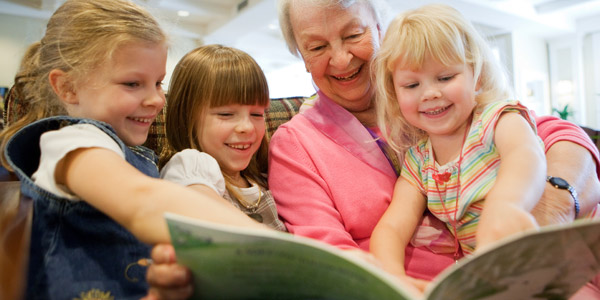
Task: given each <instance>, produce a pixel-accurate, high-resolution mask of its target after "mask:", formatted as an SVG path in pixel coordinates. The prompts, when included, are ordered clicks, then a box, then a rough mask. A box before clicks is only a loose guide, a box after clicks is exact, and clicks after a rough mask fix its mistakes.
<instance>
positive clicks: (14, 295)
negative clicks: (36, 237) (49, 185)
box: [0, 181, 33, 299]
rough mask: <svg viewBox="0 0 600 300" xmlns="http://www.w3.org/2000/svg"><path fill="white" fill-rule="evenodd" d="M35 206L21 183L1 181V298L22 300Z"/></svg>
mask: <svg viewBox="0 0 600 300" xmlns="http://www.w3.org/2000/svg"><path fill="white" fill-rule="evenodd" d="M32 216H33V203H32V200H31V199H30V198H27V197H24V196H22V195H21V193H20V182H19V181H4V182H0V270H2V271H0V299H21V298H23V291H24V287H25V280H26V275H27V259H28V256H29V239H30V236H31V219H32Z"/></svg>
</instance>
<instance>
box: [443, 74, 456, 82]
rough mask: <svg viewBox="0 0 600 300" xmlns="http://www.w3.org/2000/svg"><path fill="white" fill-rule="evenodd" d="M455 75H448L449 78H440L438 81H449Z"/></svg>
mask: <svg viewBox="0 0 600 300" xmlns="http://www.w3.org/2000/svg"><path fill="white" fill-rule="evenodd" d="M454 76H455V75H449V76H442V77H440V81H449V80H451V79H452V78H454Z"/></svg>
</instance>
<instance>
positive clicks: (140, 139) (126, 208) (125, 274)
mask: <svg viewBox="0 0 600 300" xmlns="http://www.w3.org/2000/svg"><path fill="white" fill-rule="evenodd" d="M166 56H167V44H166V36H165V34H164V32H163V31H162V30H161V28H160V26H159V25H158V23H157V21H156V20H155V19H154V18H153V17H152V16H151V15H150V14H149V13H148V12H146V11H145V10H144V9H142V8H140V7H138V6H137V5H134V4H132V3H131V2H129V1H125V0H86V1H77V0H67V1H66V2H64V4H63V5H61V6H60V7H59V8H58V9H57V10H56V12H55V13H54V14H53V15H52V17H51V18H50V20H49V22H48V25H47V28H46V33H45V36H44V37H43V38H42V40H41V41H40V42H38V43H35V44H33V45H32V46H31V47H30V48H29V50H28V52H27V54H26V55H25V57H24V59H23V62H22V64H21V66H22V68H21V70H20V71H19V74H17V76H16V77H15V86H16V87H17V89H18V91H17V95H18V97H19V101H23V104H24V105H26V107H27V108H28V111H27V114H26V116H24V117H23V118H22V119H20V120H18V121H17V122H15V123H14V124H11V125H10V126H9V127H8V128H6V129H5V130H4V131H3V132H2V133H1V134H0V142H1V146H2V148H1V150H0V151H1V152H0V154H1V157H2V162H3V166H4V167H5V168H7V169H9V170H12V171H14V172H15V173H16V175H17V176H18V177H19V179H20V181H21V190H22V193H23V194H25V195H27V196H28V197H30V198H32V199H33V206H34V209H33V212H34V215H33V223H32V229H31V245H30V253H29V270H28V277H27V286H26V292H25V298H27V299H88V298H106V299H109V298H110V299H112V298H114V299H139V298H140V297H142V296H143V295H145V293H146V290H147V284H146V282H145V274H144V273H145V270H144V269H143V268H141V267H140V266H138V265H136V264H135V262H137V261H138V260H140V259H141V258H144V257H148V256H149V250H150V248H149V247H150V246H149V244H155V243H166V242H168V241H169V234H168V231H167V227H166V223H165V221H164V218H163V214H164V212H166V211H170V212H175V213H179V214H183V215H187V216H191V217H198V218H202V219H205V220H210V221H216V222H222V223H229V224H236V225H240V226H257V227H262V228H264V226H262V225H260V224H258V223H256V222H252V221H249V220H248V218H246V217H245V216H244V214H241V213H240V212H239V211H238V210H235V209H232V208H231V207H229V206H226V205H223V204H222V202H221V201H220V200H219V199H217V197H213V195H211V194H208V193H205V194H200V193H197V192H194V191H191V190H189V189H186V188H183V187H181V186H179V185H176V184H173V183H170V182H167V181H163V180H160V179H158V178H157V177H158V175H159V173H158V168H157V166H156V164H155V162H156V156H155V155H154V153H153V152H152V151H151V150H149V149H147V148H144V147H140V146H139V145H141V144H142V143H144V141H145V140H146V138H147V135H148V129H149V127H150V124H151V123H152V122H153V120H154V118H155V117H156V116H157V114H158V113H159V111H160V110H161V109H162V108H163V106H164V103H165V98H164V92H163V90H162V87H161V81H162V80H163V77H164V76H165V65H166ZM153 177H154V178H153Z"/></svg>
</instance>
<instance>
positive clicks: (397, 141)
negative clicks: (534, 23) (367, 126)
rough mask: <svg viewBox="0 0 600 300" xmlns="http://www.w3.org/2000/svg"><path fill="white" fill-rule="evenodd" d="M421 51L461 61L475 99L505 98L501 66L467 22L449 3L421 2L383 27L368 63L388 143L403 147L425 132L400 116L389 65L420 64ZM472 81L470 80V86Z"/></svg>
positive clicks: (446, 61) (398, 148) (448, 60)
mask: <svg viewBox="0 0 600 300" xmlns="http://www.w3.org/2000/svg"><path fill="white" fill-rule="evenodd" d="M427 55H431V57H433V58H434V59H436V60H437V61H439V62H440V63H442V64H444V65H451V64H455V63H465V64H467V65H469V66H470V67H471V68H472V69H473V72H474V74H473V75H474V82H475V85H477V84H479V90H478V92H477V96H476V97H475V100H476V101H477V103H478V105H482V104H486V103H489V102H492V101H498V100H501V99H506V98H508V97H509V96H510V89H509V88H508V86H507V83H506V81H505V72H504V71H503V69H502V68H501V67H500V66H499V64H498V63H497V61H496V59H495V58H494V57H493V54H492V51H491V49H490V48H489V46H488V44H487V43H486V41H485V40H484V39H483V38H482V37H481V36H480V35H479V33H478V32H477V30H476V29H475V28H474V27H473V25H472V24H471V23H470V22H469V21H467V20H466V19H465V18H464V17H463V16H462V15H461V14H460V12H458V11H457V10H455V9H454V8H452V7H449V6H446V5H441V4H436V5H426V6H423V7H421V8H418V9H415V10H410V11H407V12H404V13H402V14H400V15H398V16H397V17H396V18H395V19H394V20H393V21H392V22H391V23H390V26H389V27H388V29H387V33H386V35H385V37H384V38H383V41H382V45H381V48H380V49H379V52H378V53H377V55H376V57H375V63H374V64H373V68H374V72H373V74H372V76H375V78H374V79H375V80H376V84H377V96H376V111H377V123H378V125H379V127H380V128H381V131H382V135H383V137H384V138H385V139H386V140H387V141H388V143H389V144H390V146H391V147H392V148H393V149H394V150H396V151H400V152H403V151H405V150H406V149H407V148H409V147H410V146H413V145H415V144H416V143H417V142H418V141H419V140H420V139H422V138H423V137H425V136H426V133H425V132H424V131H422V130H421V129H418V128H416V127H414V126H412V125H410V124H408V122H407V121H406V119H405V118H404V116H403V115H402V112H401V111H400V107H399V105H398V100H397V99H396V92H395V90H394V83H393V78H392V73H393V71H394V68H395V67H401V68H406V69H411V70H417V69H420V68H421V66H422V65H423V63H424V59H425V57H426V56H427ZM475 88H476V86H473V89H475Z"/></svg>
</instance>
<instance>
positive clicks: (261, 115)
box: [251, 113, 265, 118]
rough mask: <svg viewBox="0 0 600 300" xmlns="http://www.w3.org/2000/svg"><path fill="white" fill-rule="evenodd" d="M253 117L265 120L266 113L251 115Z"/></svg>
mask: <svg viewBox="0 0 600 300" xmlns="http://www.w3.org/2000/svg"><path fill="white" fill-rule="evenodd" d="M251 115H252V116H253V117H257V118H264V116H265V114H264V113H253V114H251Z"/></svg>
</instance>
